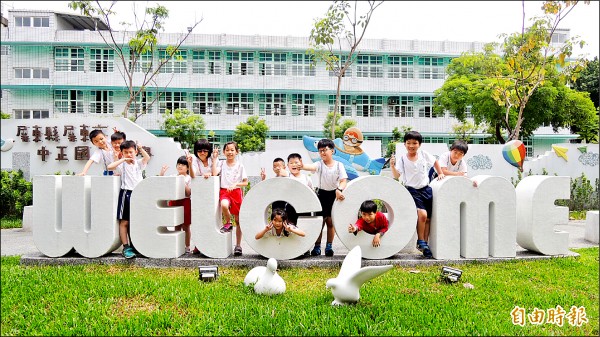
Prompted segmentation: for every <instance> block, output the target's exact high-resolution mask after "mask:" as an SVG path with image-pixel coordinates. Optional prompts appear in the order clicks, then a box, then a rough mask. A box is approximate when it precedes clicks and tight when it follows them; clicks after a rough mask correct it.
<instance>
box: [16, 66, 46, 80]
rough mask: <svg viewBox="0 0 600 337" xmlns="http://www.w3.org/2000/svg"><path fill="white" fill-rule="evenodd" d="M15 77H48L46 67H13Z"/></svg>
mask: <svg viewBox="0 0 600 337" xmlns="http://www.w3.org/2000/svg"><path fill="white" fill-rule="evenodd" d="M15 78H50V70H49V69H48V68H15Z"/></svg>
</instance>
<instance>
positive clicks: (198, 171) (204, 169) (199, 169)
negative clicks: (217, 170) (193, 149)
mask: <svg viewBox="0 0 600 337" xmlns="http://www.w3.org/2000/svg"><path fill="white" fill-rule="evenodd" d="M206 160H207V162H208V166H204V164H203V163H202V161H201V160H200V159H199V158H197V157H194V160H193V161H192V168H193V170H194V174H195V175H196V176H203V175H204V173H209V174H210V175H212V158H211V157H208V158H207V159H206Z"/></svg>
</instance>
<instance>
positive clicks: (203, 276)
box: [198, 266, 219, 282]
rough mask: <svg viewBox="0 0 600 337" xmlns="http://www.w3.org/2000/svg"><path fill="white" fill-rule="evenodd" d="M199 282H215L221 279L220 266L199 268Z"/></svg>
mask: <svg viewBox="0 0 600 337" xmlns="http://www.w3.org/2000/svg"><path fill="white" fill-rule="evenodd" d="M198 271H199V275H198V280H200V281H204V282H210V281H214V280H216V279H217V278H218V277H219V267H218V266H200V267H198Z"/></svg>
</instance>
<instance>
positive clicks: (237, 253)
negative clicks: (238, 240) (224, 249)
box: [233, 246, 242, 256]
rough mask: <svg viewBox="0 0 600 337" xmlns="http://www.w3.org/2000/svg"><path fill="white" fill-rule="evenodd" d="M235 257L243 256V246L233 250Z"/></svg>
mask: <svg viewBox="0 0 600 337" xmlns="http://www.w3.org/2000/svg"><path fill="white" fill-rule="evenodd" d="M233 255H234V256H240V255H242V246H235V248H234V249H233Z"/></svg>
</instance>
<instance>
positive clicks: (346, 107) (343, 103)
mask: <svg viewBox="0 0 600 337" xmlns="http://www.w3.org/2000/svg"><path fill="white" fill-rule="evenodd" d="M339 104H340V105H339V106H338V112H339V114H340V116H345V117H350V116H352V97H351V96H350V95H340V103H339ZM334 108H335V95H329V112H332V111H333V109H334Z"/></svg>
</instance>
